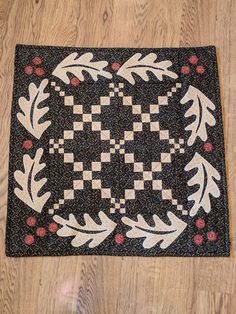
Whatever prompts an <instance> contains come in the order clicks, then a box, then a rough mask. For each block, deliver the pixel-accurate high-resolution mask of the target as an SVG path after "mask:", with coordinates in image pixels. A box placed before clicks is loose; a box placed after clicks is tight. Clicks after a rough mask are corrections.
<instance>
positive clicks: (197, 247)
mask: <svg viewBox="0 0 236 314" xmlns="http://www.w3.org/2000/svg"><path fill="white" fill-rule="evenodd" d="M228 228H229V227H228V205H227V186H226V173H225V162H224V138H223V126H222V113H221V103H220V91H219V79H218V71H217V60H216V49H215V47H213V46H209V47H197V48H161V49H158V48H151V49H149V48H140V49H136V48H135V49H133V48H132V49H131V48H69V47H47V46H27V45H17V46H16V56H15V74H14V88H13V100H12V116H11V137H10V161H9V190H8V214H7V226H6V255H7V256H19V257H20V256H38V255H139V256H229V230H228Z"/></svg>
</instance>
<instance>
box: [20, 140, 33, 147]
mask: <svg viewBox="0 0 236 314" xmlns="http://www.w3.org/2000/svg"><path fill="white" fill-rule="evenodd" d="M22 146H23V147H24V148H25V149H30V148H32V146H33V143H32V141H31V140H25V141H24V142H23V145H22Z"/></svg>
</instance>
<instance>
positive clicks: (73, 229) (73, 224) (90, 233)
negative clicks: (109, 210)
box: [53, 211, 116, 248]
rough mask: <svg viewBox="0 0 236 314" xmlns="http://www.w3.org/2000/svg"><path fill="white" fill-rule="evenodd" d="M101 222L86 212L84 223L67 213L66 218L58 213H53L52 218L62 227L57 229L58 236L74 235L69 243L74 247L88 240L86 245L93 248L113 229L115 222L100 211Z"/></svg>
mask: <svg viewBox="0 0 236 314" xmlns="http://www.w3.org/2000/svg"><path fill="white" fill-rule="evenodd" d="M98 217H99V218H100V221H101V224H97V223H96V222H95V221H94V220H93V219H92V218H91V217H90V216H89V215H88V214H84V222H85V223H84V225H81V224H79V223H78V222H77V220H76V219H75V216H74V215H73V214H70V215H69V219H68V220H66V219H64V218H62V217H60V216H58V215H54V216H53V219H54V220H55V221H56V222H57V223H58V224H60V225H62V226H63V227H62V228H61V229H59V230H58V231H57V235H59V236H60V237H70V236H74V239H73V240H72V241H71V245H72V246H74V247H79V246H82V245H83V244H85V243H87V242H89V244H88V247H89V248H94V247H96V246H98V245H99V244H100V243H102V242H103V241H104V240H105V239H106V238H107V237H108V236H109V234H110V233H111V232H112V231H113V230H114V229H115V227H116V223H114V222H113V221H112V220H111V219H109V218H108V217H107V215H106V214H105V213H104V212H102V211H100V212H99V213H98Z"/></svg>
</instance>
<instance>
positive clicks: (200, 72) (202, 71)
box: [196, 65, 205, 74]
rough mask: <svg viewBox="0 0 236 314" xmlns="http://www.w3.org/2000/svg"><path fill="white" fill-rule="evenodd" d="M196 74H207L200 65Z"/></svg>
mask: <svg viewBox="0 0 236 314" xmlns="http://www.w3.org/2000/svg"><path fill="white" fill-rule="evenodd" d="M196 72H197V73H198V74H203V73H204V72H205V68H204V67H203V66H202V65H198V66H197V67H196Z"/></svg>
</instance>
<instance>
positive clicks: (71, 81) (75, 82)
mask: <svg viewBox="0 0 236 314" xmlns="http://www.w3.org/2000/svg"><path fill="white" fill-rule="evenodd" d="M70 83H71V85H72V86H75V87H76V86H78V85H79V83H80V80H79V79H78V78H77V77H72V79H71V80H70Z"/></svg>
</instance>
